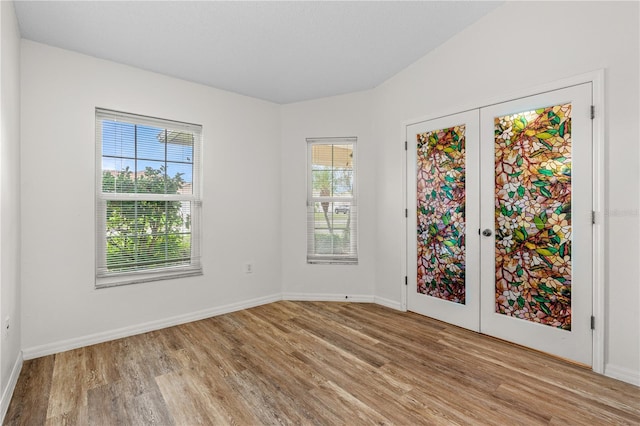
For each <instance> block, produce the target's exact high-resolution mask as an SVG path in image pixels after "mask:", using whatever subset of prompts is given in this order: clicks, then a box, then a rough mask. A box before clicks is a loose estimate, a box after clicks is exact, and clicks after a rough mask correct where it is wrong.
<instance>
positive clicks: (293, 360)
mask: <svg viewBox="0 0 640 426" xmlns="http://www.w3.org/2000/svg"><path fill="white" fill-rule="evenodd" d="M373 423H376V424H396V425H419V424H470V425H481V424H490V425H507V424H508V425H514V424H525V425H529V424H554V425H560V424H562V425H567V424H570V425H580V424H584V425H600V424H602V425H605V424H612V425H623V424H633V425H638V424H640V388H638V387H635V386H632V385H629V384H625V383H623V382H619V381H616V380H613V379H609V378H606V377H603V376H600V375H597V374H595V373H593V372H591V371H589V370H586V369H584V368H581V367H578V366H575V365H571V364H568V363H565V362H563V361H561V360H558V359H555V358H552V357H548V356H545V355H541V354H539V353H536V352H534V351H530V350H527V349H524V348H521V347H517V346H515V345H511V344H508V343H505V342H501V341H498V340H495V339H492V338H489V337H486V336H481V335H478V334H475V333H472V332H469V331H466V330H462V329H460V328H457V327H454V326H450V325H447V324H444V323H441V322H438V321H435V320H431V319H428V318H425V317H423V316H420V315H417V314H412V313H401V312H397V311H394V310H391V309H387V308H384V307H381V306H378V305H373V304H352V303H324V302H322V303H321V302H278V303H273V304H269V305H265V306H260V307H257V308H253V309H248V310H245V311H240V312H235V313H231V314H227V315H222V316H218V317H214V318H209V319H206V320H202V321H197V322H193V323H189V324H184V325H180V326H176V327H171V328H167V329H164V330H160V331H155V332H151V333H146V334H142V335H138V336H133V337H128V338H125V339H120V340H116V341H112V342H107V343H102V344H98V345H94V346H89V347H85V348H81V349H76V350H72V351H68V352H63V353H59V354H56V355H51V356H46V357H42V358H38V359H34V360H30V361H26V362H25V363H24V367H23V369H22V373H21V374H20V378H19V380H18V384H17V387H16V390H15V393H14V396H13V400H12V401H11V404H10V407H9V411H8V413H7V415H6V417H5V422H4V424H6V425H49V424H51V425H59V424H77V425H117V424H124V425H147V424H149V425H153V424H155V425H174V424H177V425H197V424H206V425H224V424H235V425H261V424H268V425H271V424H317V425H334V424H336V425H357V424H373Z"/></svg>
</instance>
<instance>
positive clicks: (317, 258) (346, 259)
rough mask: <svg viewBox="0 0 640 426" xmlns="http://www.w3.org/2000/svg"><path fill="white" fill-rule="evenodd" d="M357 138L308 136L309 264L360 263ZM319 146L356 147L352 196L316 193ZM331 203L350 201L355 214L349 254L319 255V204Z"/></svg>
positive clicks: (352, 212) (353, 153) (352, 211)
mask: <svg viewBox="0 0 640 426" xmlns="http://www.w3.org/2000/svg"><path fill="white" fill-rule="evenodd" d="M357 141H358V138H357V137H355V136H348V137H317V138H307V139H306V142H307V263H308V264H340V265H357V264H358V207H357V205H358V203H357V199H358V197H357V175H358V173H357V168H358V159H357ZM316 145H351V146H352V159H353V162H352V175H353V178H352V191H351V194H352V195H351V197H344V196H338V197H336V196H329V197H326V196H314V195H313V146H316ZM322 202H329V203H331V205H332V206H334V207H333V208H334V209H335V204H334V203H346V202H348V203H349V213H348V214H350V215H351V222H350V223H351V225H352V226H351V228H350V239H349V242H350V250H349V253H347V254H318V253H316V250H315V209H314V206H315V203H322ZM332 214H333V213H332Z"/></svg>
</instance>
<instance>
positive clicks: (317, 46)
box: [15, 1, 502, 104]
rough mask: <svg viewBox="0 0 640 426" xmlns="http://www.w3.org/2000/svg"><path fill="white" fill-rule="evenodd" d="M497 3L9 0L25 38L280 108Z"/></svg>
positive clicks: (405, 57)
mask: <svg viewBox="0 0 640 426" xmlns="http://www.w3.org/2000/svg"><path fill="white" fill-rule="evenodd" d="M501 3H502V2H485V1H464V2H463V1H421V2H413V1H390V2H386V1H373V2H369V1H352V2H342V1H300V2H279V1H278V2H276V1H258V2H248V1H227V2H225V1H200V2H191V1H141V2H132V1H128V2H127V1H43V2H41V1H16V2H15V8H16V14H17V17H18V22H19V25H20V31H21V34H22V37H23V38H25V39H29V40H33V41H37V42H41V43H45V44H49V45H52V46H57V47H61V48H64V49H68V50H73V51H76V52H80V53H84V54H88V55H91V56H95V57H98V58H103V59H109V60H112V61H115V62H120V63H123V64H128V65H132V66H135V67H138V68H142V69H146V70H150V71H155V72H158V73H162V74H166V75H170V76H174V77H178V78H182V79H184V80H189V81H193V82H197V83H202V84H206V85H208V86H213V87H217V88H220V89H225V90H229V91H232V92H236V93H240V94H243V95H248V96H252V97H256V98H260V99H265V100H268V101H272V102H276V103H280V104H285V103H290V102H297V101H302V100H307V99H315V98H321V97H325V96H333V95H338V94H343V93H349V92H354V91H359V90H365V89H370V88H373V87H376V86H377V85H379V84H381V83H382V82H384V81H385V80H386V79H388V78H389V77H391V76H393V75H394V74H396V73H397V72H398V71H400V70H402V69H403V68H405V67H407V66H408V65H409V64H411V63H413V62H415V61H416V60H417V59H419V58H420V57H422V56H424V55H425V54H426V53H428V52H429V51H431V50H433V49H434V48H436V47H437V46H439V45H440V44H442V43H443V42H445V41H446V40H447V39H449V38H451V37H452V36H453V35H454V34H456V33H457V32H459V31H462V30H463V29H464V28H465V27H467V26H468V25H470V24H471V23H473V22H475V21H476V20H478V19H479V18H480V17H482V16H483V15H485V14H486V13H488V12H490V11H491V10H493V9H494V8H496V7H497V6H499V5H500V4H501Z"/></svg>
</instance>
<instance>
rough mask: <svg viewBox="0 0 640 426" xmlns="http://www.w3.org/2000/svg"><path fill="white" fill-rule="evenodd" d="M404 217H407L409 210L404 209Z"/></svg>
mask: <svg viewBox="0 0 640 426" xmlns="http://www.w3.org/2000/svg"><path fill="white" fill-rule="evenodd" d="M404 217H409V209H404Z"/></svg>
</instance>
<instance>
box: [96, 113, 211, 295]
mask: <svg viewBox="0 0 640 426" xmlns="http://www.w3.org/2000/svg"><path fill="white" fill-rule="evenodd" d="M201 135H202V127H201V126H199V125H195V124H187V123H181V122H176V121H170V120H162V119H157V118H151V117H145V116H141V115H135V114H128V113H123V112H117V111H111V110H105V109H99V108H96V171H97V176H96V184H97V188H96V234H97V235H96V237H97V238H96V242H97V250H96V287H110V286H114V285H122V284H131V283H136V282H145V281H155V280H162V279H169V278H177V277H184V276H190V275H199V274H202V268H201V265H200V206H201V200H200V152H201V144H202V142H201V139H202V138H201Z"/></svg>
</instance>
